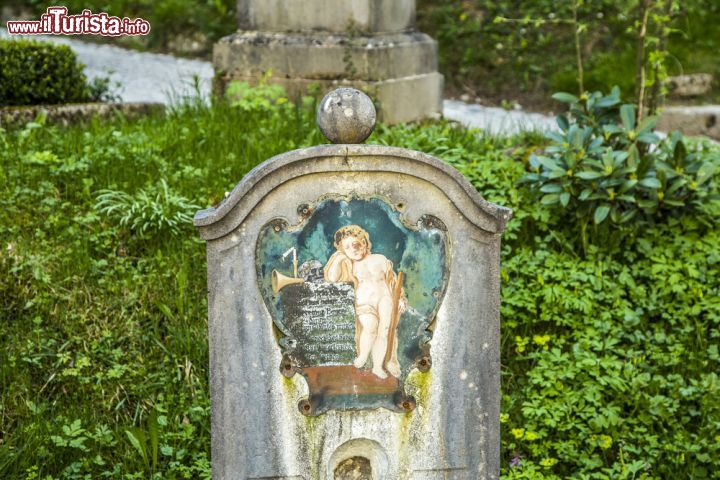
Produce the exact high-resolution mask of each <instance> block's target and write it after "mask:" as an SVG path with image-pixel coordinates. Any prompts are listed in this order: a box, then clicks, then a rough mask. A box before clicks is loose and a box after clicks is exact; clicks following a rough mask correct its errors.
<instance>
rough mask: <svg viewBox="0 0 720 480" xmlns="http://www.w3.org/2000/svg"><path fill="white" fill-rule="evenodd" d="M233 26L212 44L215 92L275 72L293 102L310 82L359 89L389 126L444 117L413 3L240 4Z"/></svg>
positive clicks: (430, 52) (429, 43) (258, 0)
mask: <svg viewBox="0 0 720 480" xmlns="http://www.w3.org/2000/svg"><path fill="white" fill-rule="evenodd" d="M238 25H239V28H240V31H238V32H236V33H235V34H232V35H229V36H227V37H225V38H222V39H221V40H220V41H219V42H217V43H216V44H215V47H214V51H213V66H214V68H215V72H216V77H215V82H214V86H215V90H216V92H217V93H221V94H222V92H223V91H224V90H225V88H226V87H227V84H228V83H229V82H231V81H232V80H240V81H245V82H248V83H249V84H251V85H253V84H256V83H258V82H260V81H262V80H263V79H264V78H265V77H266V74H267V73H268V72H272V76H271V78H270V79H269V82H271V83H278V84H281V85H283V87H285V88H286V90H287V91H288V94H289V96H290V97H291V98H292V99H296V98H298V97H300V96H302V95H305V94H307V93H308V87H309V86H312V85H316V86H319V87H320V91H321V93H325V92H327V91H328V90H330V89H332V88H334V87H336V86H339V85H351V86H354V87H356V88H359V89H362V90H364V91H366V93H368V94H369V95H370V96H371V97H373V98H374V99H375V100H376V101H378V102H379V103H378V106H379V112H378V116H379V118H380V120H382V121H384V122H386V123H391V124H392V123H400V122H408V121H414V120H420V119H423V118H434V117H439V116H440V115H442V91H443V81H442V75H440V74H439V73H438V71H437V44H436V42H435V41H434V40H433V39H432V38H430V37H428V36H427V35H424V34H422V33H419V32H417V31H415V30H414V28H415V1H414V0H352V1H347V2H336V1H331V0H303V1H299V0H270V1H268V0H239V1H238ZM405 99H408V101H405Z"/></svg>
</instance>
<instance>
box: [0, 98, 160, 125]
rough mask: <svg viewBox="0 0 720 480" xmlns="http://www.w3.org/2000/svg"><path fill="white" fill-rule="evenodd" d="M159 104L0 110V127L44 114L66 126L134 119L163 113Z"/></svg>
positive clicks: (43, 106)
mask: <svg viewBox="0 0 720 480" xmlns="http://www.w3.org/2000/svg"><path fill="white" fill-rule="evenodd" d="M164 110H165V106H164V105H163V104H161V103H77V104H67V105H33V106H27V107H2V108H0V126H1V125H10V124H17V123H27V122H31V121H33V120H35V118H37V116H38V114H40V113H41V112H45V114H46V115H47V117H46V120H47V121H48V122H53V123H59V124H61V125H68V124H71V123H76V122H81V121H86V120H90V119H91V118H93V117H96V116H97V117H99V118H109V117H111V116H113V115H116V114H118V113H122V114H123V115H124V116H125V117H127V118H136V117H138V116H142V115H149V114H151V113H158V112H163V111H164Z"/></svg>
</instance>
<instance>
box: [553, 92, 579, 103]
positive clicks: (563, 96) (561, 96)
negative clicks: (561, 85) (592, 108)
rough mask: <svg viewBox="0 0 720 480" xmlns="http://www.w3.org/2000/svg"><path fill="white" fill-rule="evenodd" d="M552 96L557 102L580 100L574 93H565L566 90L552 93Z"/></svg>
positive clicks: (575, 101)
mask: <svg viewBox="0 0 720 480" xmlns="http://www.w3.org/2000/svg"><path fill="white" fill-rule="evenodd" d="M552 98H553V99H555V100H557V101H558V102H563V103H577V102H579V101H580V99H579V98H578V97H576V96H575V95H573V94H571V93H567V92H558V93H555V94H553V96H552Z"/></svg>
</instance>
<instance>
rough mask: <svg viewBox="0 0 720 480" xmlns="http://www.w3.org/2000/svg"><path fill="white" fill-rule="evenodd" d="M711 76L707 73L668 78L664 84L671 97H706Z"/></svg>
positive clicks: (710, 83)
mask: <svg viewBox="0 0 720 480" xmlns="http://www.w3.org/2000/svg"><path fill="white" fill-rule="evenodd" d="M712 82H713V76H712V75H710V74H709V73H694V74H691V75H678V76H676V77H668V79H667V80H665V84H666V85H667V86H668V88H669V89H670V95H671V96H673V97H699V96H701V95H707V94H708V93H709V92H710V89H711V88H712Z"/></svg>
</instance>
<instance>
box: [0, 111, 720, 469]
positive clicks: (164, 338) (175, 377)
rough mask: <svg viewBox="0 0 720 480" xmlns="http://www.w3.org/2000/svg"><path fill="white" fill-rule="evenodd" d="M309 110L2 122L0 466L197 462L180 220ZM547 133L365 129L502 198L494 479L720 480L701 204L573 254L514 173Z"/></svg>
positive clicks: (199, 281)
mask: <svg viewBox="0 0 720 480" xmlns="http://www.w3.org/2000/svg"><path fill="white" fill-rule="evenodd" d="M250 100H252V99H250ZM313 107H314V106H313V105H312V104H310V103H307V104H305V105H304V106H300V107H296V106H294V105H290V104H287V103H285V104H283V105H281V106H268V105H265V104H263V103H262V102H252V101H250V102H249V103H245V104H242V105H240V106H238V107H231V106H229V105H227V104H225V103H217V104H215V105H214V106H213V107H207V106H204V105H202V104H194V105H192V104H191V105H186V106H184V107H180V108H178V109H176V110H174V111H171V112H169V113H168V114H167V116H165V117H162V116H151V117H146V118H143V119H140V120H137V121H132V122H130V121H127V120H125V119H123V118H122V117H118V118H116V119H115V120H113V121H109V122H97V121H93V122H91V123H89V124H86V125H79V126H74V127H67V128H60V127H53V126H43V125H40V124H28V125H26V126H24V127H22V128H18V129H16V130H13V131H5V132H2V131H0V132H1V133H0V165H1V167H2V168H0V333H1V334H0V387H1V388H0V478H3V479H9V480H15V479H36V478H40V479H85V478H92V479H95V478H127V479H131V478H138V479H140V478H143V479H144V478H168V479H174V478H209V475H210V473H209V472H210V467H209V459H210V456H209V448H210V432H209V428H210V427H209V425H210V423H209V421H210V417H209V415H210V413H209V403H210V400H209V392H208V384H207V375H208V372H207V365H208V346H207V320H206V319H207V310H206V309H207V300H206V276H205V268H206V264H205V251H204V250H205V249H204V244H203V243H202V242H200V241H199V240H198V239H197V235H196V232H195V231H194V229H193V227H192V226H191V225H190V224H189V223H188V222H184V221H182V217H178V216H177V214H178V212H180V213H182V212H181V210H183V209H189V208H190V209H191V208H192V207H191V205H193V204H194V205H197V206H200V207H206V206H209V205H213V204H216V203H217V202H218V201H219V200H220V199H221V198H222V196H223V194H224V192H226V191H230V190H231V189H232V188H233V187H234V186H235V184H236V183H237V182H238V181H239V180H240V179H241V178H242V176H243V175H244V174H245V173H247V172H248V171H249V170H250V169H251V168H252V167H254V166H255V165H257V164H258V163H260V162H262V161H264V160H266V159H267V158H269V157H271V156H273V155H275V154H277V153H281V152H285V151H287V150H291V149H294V148H299V147H303V146H309V145H315V144H319V143H324V141H323V139H322V137H321V136H320V134H319V132H318V130H317V128H316V127H315V125H314V110H313ZM542 142H543V140H542V139H541V138H539V137H538V136H537V135H527V136H524V137H517V138H513V139H498V138H490V137H486V136H482V135H480V136H478V135H476V134H475V132H469V131H467V130H464V129H461V128H456V127H454V126H452V125H450V124H448V123H443V122H438V123H427V124H421V125H412V126H396V127H385V126H380V127H379V128H378V129H377V130H376V132H375V133H374V134H373V136H372V137H371V138H370V139H369V141H368V143H380V144H389V145H396V146H401V147H407V148H413V149H418V150H422V151H425V152H427V153H430V154H433V155H436V156H438V157H440V158H443V159H445V160H447V161H449V162H450V163H451V164H452V165H454V166H456V167H457V168H459V169H460V171H461V172H462V173H463V174H464V175H465V176H466V177H467V178H468V179H469V180H470V181H471V182H472V183H473V184H474V185H475V186H476V187H477V188H478V189H479V191H480V192H481V193H482V194H483V196H485V198H487V199H489V200H490V201H494V202H497V203H500V204H502V205H506V206H509V207H511V208H513V209H514V211H515V217H514V218H513V220H512V221H511V222H510V224H509V226H508V230H507V232H506V234H505V235H504V246H503V269H502V272H501V275H502V282H503V285H502V288H503V290H502V292H503V293H502V295H503V306H502V315H503V325H502V329H503V330H502V332H503V337H502V364H503V417H502V422H503V467H504V474H505V476H506V478H567V477H569V476H573V477H574V478H588V479H591V478H592V479H595V478H597V479H600V478H623V479H625V478H627V479H631V478H635V479H639V478H658V479H659V478H668V479H669V478H720V477H718V473H717V472H718V471H720V462H719V461H718V458H720V450H719V449H720V447H719V445H720V392H719V391H718V390H719V389H720V382H719V381H718V377H717V372H718V370H719V367H720V356H719V354H718V344H719V343H720V341H719V338H720V336H719V334H718V332H719V331H720V329H719V327H720V304H719V303H718V286H719V285H720V278H719V275H720V269H719V268H718V262H719V260H720V258H719V257H720V253H718V252H720V248H719V247H720V239H719V237H718V227H717V226H716V225H717V223H718V222H717V220H718V216H720V212H719V209H718V206H717V204H713V205H708V206H707V208H706V210H705V211H701V212H693V213H690V212H686V213H683V212H679V213H678V214H677V215H674V216H672V217H669V218H658V219H657V222H656V224H655V225H649V226H646V227H645V228H644V229H643V230H642V231H636V232H634V233H632V234H631V235H629V236H628V237H627V239H626V240H625V241H624V243H621V247H619V248H617V247H616V248H614V249H610V248H607V247H606V246H603V245H595V246H592V247H591V248H590V251H589V253H588V255H587V257H582V256H580V254H579V253H577V252H576V250H575V248H574V247H573V245H574V244H573V242H572V240H571V239H572V238H573V236H574V235H575V233H576V232H573V231H572V230H571V227H569V226H566V225H562V224H558V223H556V222H555V221H554V220H553V218H554V217H553V214H552V212H550V211H548V210H546V209H545V208H544V207H543V206H542V205H540V204H539V203H538V202H535V201H533V199H532V198H531V197H530V196H529V194H528V193H527V192H525V191H524V190H520V189H518V188H517V187H516V183H515V182H516V181H517V179H518V178H519V177H520V176H521V175H522V174H523V173H524V172H525V161H526V159H527V156H528V155H529V153H530V152H531V151H533V150H534V149H535V148H537V145H539V144H540V143H542ZM163 185H166V187H167V190H165V187H164V186H163ZM108 192H115V196H114V197H113V196H112V195H110V197H102V196H103V195H108ZM120 192H122V193H120ZM158 194H159V196H158ZM103 198H110V199H111V200H110V201H111V203H112V201H115V200H117V198H122V201H119V200H117V201H118V202H119V205H122V206H123V212H124V214H123V215H116V214H114V213H112V212H108V210H107V207H108V203H107V202H105V203H103ZM112 199H115V200H112ZM131 207H133V208H135V207H136V208H135V209H134V210H133V208H131ZM128 212H135V213H128ZM153 212H156V215H155V216H153V214H152V213H153ZM157 212H161V213H157ZM184 213H186V214H192V213H193V212H192V211H190V212H184ZM128 216H131V217H132V218H126V217H128ZM133 225H134V226H133ZM513 459H516V460H513ZM511 460H513V462H514V463H519V464H520V466H519V467H510V466H509V465H510V461H511Z"/></svg>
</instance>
